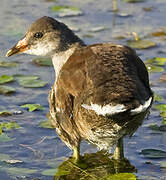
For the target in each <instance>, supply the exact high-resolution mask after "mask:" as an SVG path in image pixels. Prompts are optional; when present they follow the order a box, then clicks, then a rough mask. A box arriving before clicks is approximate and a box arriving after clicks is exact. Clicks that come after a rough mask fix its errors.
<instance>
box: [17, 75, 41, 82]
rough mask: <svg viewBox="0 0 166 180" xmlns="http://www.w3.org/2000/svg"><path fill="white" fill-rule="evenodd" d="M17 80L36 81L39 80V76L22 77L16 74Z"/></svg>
mask: <svg viewBox="0 0 166 180" xmlns="http://www.w3.org/2000/svg"><path fill="white" fill-rule="evenodd" d="M14 77H15V78H17V79H18V80H26V81H27V80H35V79H39V77H38V76H36V75H22V74H15V75H14Z"/></svg>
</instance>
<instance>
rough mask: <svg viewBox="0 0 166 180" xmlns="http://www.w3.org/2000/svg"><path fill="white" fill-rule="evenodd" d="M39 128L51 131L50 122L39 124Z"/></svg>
mask: <svg viewBox="0 0 166 180" xmlns="http://www.w3.org/2000/svg"><path fill="white" fill-rule="evenodd" d="M39 127H42V128H49V129H53V127H52V126H51V122H50V120H46V121H42V122H40V123H39Z"/></svg>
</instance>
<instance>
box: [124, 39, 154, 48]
mask: <svg viewBox="0 0 166 180" xmlns="http://www.w3.org/2000/svg"><path fill="white" fill-rule="evenodd" d="M127 45H128V46H130V47H132V48H135V49H148V48H152V47H155V46H156V43H155V42H153V41H148V40H138V41H135V40H130V41H128V42H127Z"/></svg>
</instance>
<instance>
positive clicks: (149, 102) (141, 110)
mask: <svg viewBox="0 0 166 180" xmlns="http://www.w3.org/2000/svg"><path fill="white" fill-rule="evenodd" d="M151 102H152V97H150V98H149V99H148V100H147V101H145V103H144V104H143V105H142V104H141V105H140V106H139V107H137V108H136V109H132V110H131V114H132V115H134V114H138V113H141V112H144V111H146V110H147V109H148V107H149V106H150V105H151Z"/></svg>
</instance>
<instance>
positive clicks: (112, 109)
mask: <svg viewBox="0 0 166 180" xmlns="http://www.w3.org/2000/svg"><path fill="white" fill-rule="evenodd" d="M151 102H152V97H150V98H149V99H148V100H147V101H145V103H144V104H143V105H142V104H141V105H140V106H139V107H137V108H135V109H132V110H131V111H130V112H131V115H135V114H139V113H141V112H144V111H146V110H147V109H148V108H149V106H150V105H151ZM81 106H82V107H83V108H85V109H87V110H93V111H95V112H96V113H97V114H98V115H103V116H105V115H114V114H118V113H121V112H124V111H127V109H126V107H125V105H123V104H117V105H115V106H112V105H109V104H107V105H105V106H101V105H98V104H93V103H91V105H87V104H82V105H81Z"/></svg>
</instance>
